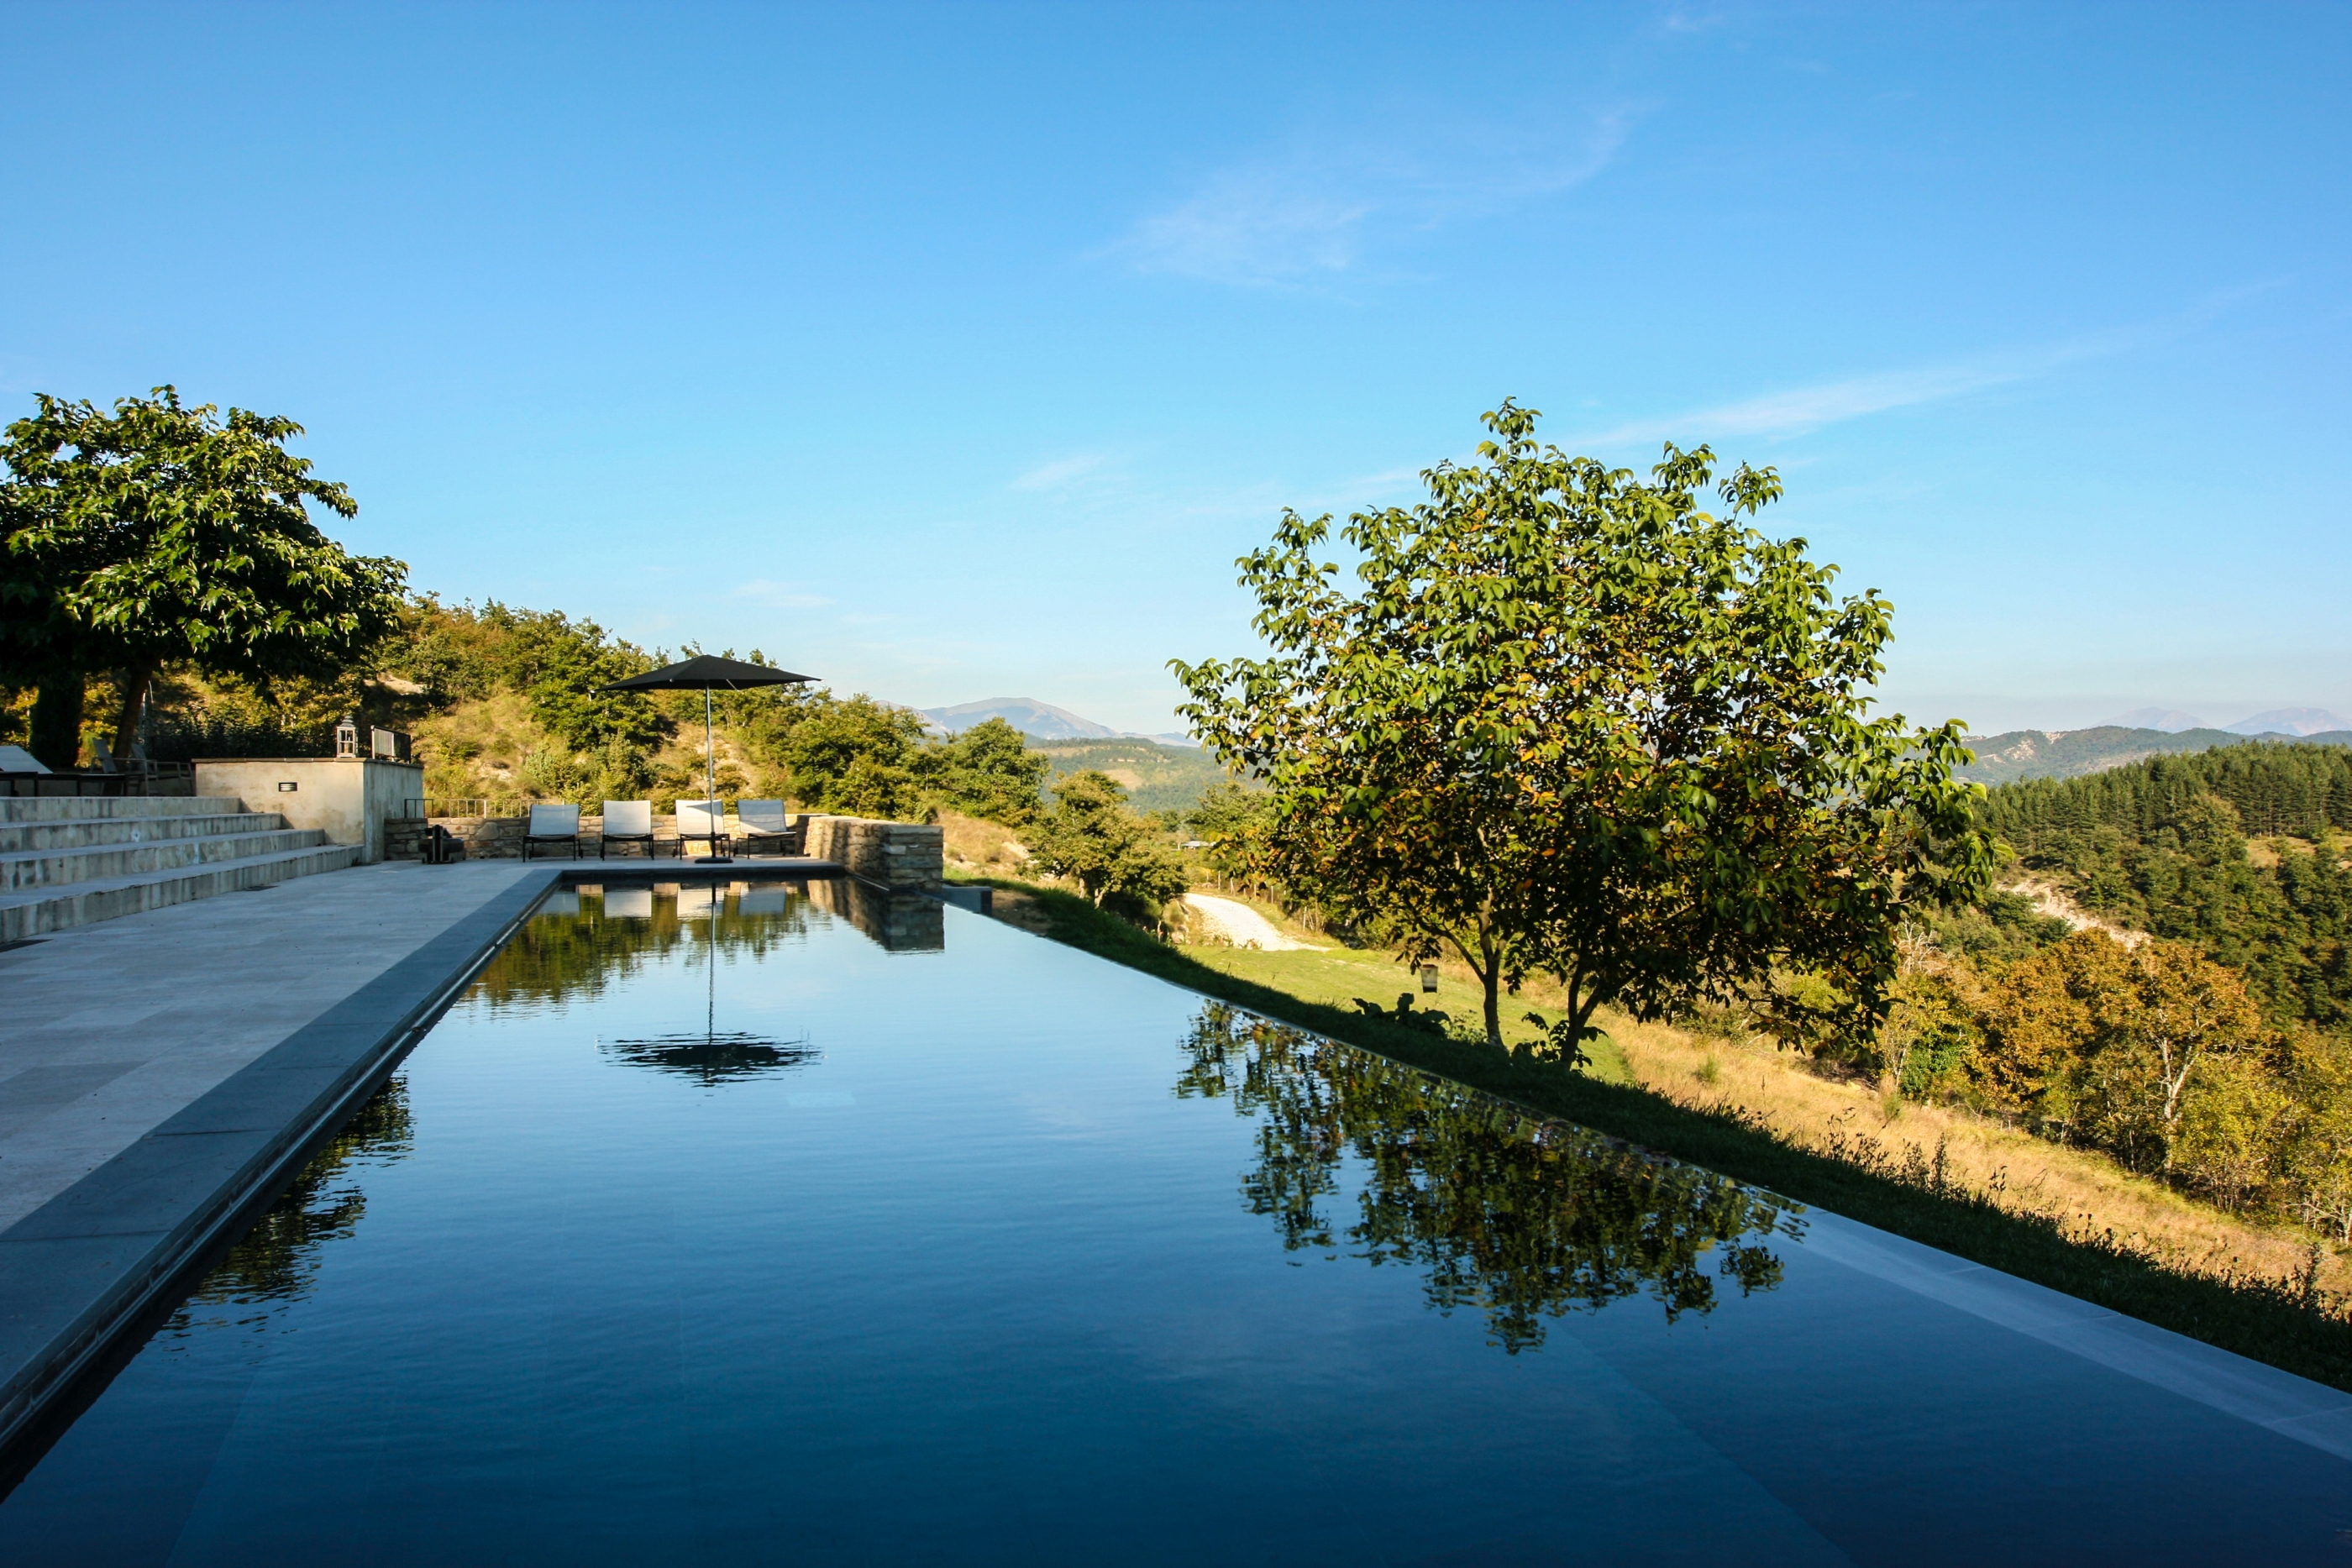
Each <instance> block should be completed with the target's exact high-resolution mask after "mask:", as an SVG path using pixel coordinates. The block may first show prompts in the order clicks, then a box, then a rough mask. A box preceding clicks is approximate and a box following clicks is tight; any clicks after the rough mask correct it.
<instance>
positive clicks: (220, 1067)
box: [0, 862, 564, 1442]
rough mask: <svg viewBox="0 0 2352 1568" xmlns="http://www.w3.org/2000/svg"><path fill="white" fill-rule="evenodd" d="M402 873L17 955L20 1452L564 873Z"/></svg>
mask: <svg viewBox="0 0 2352 1568" xmlns="http://www.w3.org/2000/svg"><path fill="white" fill-rule="evenodd" d="M563 872H564V867H562V865H560V864H549V863H544V862H540V863H533V864H529V865H526V864H524V863H522V862H487V863H481V864H475V865H457V866H429V867H428V866H424V865H421V864H417V863H415V862H393V863H388V864H383V865H377V866H368V867H363V868H359V869H355V870H351V871H345V872H341V873H336V874H334V875H331V876H319V877H306V878H303V879H301V880H299V881H296V882H290V883H284V884H282V885H280V886H277V887H272V888H268V889H265V890H262V891H258V892H255V893H250V894H225V895H223V896H221V897H217V898H212V899H206V900H204V901H202V902H199V903H194V904H176V905H173V906H172V907H169V908H165V909H158V910H152V911H150V912H148V913H146V914H143V915H131V916H128V917H125V918H123V919H121V920H115V921H110V922H108V923H106V924H104V925H89V926H82V927H79V928H77V929H74V930H70V931H65V932H60V933H58V934H57V935H56V936H51V937H49V938H47V939H46V940H44V941H41V942H39V943H37V944H32V945H28V946H21V947H17V948H15V949H13V950H11V951H9V952H6V953H0V1442H5V1438H6V1436H7V1435H8V1434H9V1433H10V1432H12V1431H13V1430H15V1429H16V1428H17V1427H20V1426H21V1425H22V1424H23V1423H24V1422H25V1421H26V1420H27V1419H29V1418H30V1417H31V1416H34V1415H35V1414H36V1413H37V1411H38V1409H39V1408H40V1406H41V1405H42V1404H43V1402H44V1401H46V1400H47V1398H48V1397H49V1396H51V1395H53V1394H54V1393H56V1392H57V1391H58V1389H59V1388H61V1387H63V1386H64V1385H67V1384H68V1383H69V1382H70V1381H71V1379H72V1377H73V1375H75V1374H76V1372H77V1371H78V1370H79V1367H80V1366H81V1365H83V1364H86V1363H87V1361H88V1360H89V1357H90V1356H92V1355H93V1354H96V1353H97V1352H98V1351H99V1350H100V1349H101V1348H102V1347H103V1346H104V1344H105V1343H106V1342H107V1340H108V1339H109V1338H110V1336H111V1335H112V1334H113V1333H114V1332H115V1331H116V1330H117V1329H118V1328H119V1327H120V1326H121V1324H122V1323H123V1322H126V1321H128V1320H129V1319H131V1318H132V1317H134V1316H135V1315H136V1314H137V1313H138V1312H141V1311H142V1310H143V1309H144V1308H145V1306H146V1305H147V1303H148V1301H149V1300H150V1298H151V1297H152V1294H153V1292H154V1291H157V1290H158V1289H160V1288H162V1287H163V1286H164V1285H166V1284H167V1283H168V1282H169V1281H171V1280H172V1278H173V1276H175V1275H176V1274H177V1273H178V1272H179V1270H181V1269H183V1268H184V1267H185V1266H186V1265H187V1264H188V1263H189V1262H190V1261H191V1260H193V1259H194V1257H195V1256H197V1255H198V1254H199V1253H201V1252H202V1250H203V1249H205V1247H206V1246H207V1245H208V1244H209V1243H210V1242H211V1241H212V1239H214V1237H215V1234H216V1233H217V1232H219V1231H220V1230H221V1228H223V1227H224V1226H226V1224H228V1223H229V1222H230V1221H232V1220H234V1219H235V1218H236V1215H237V1214H238V1213H239V1212H240V1211H241V1210H242V1209H243V1208H244V1207H246V1206H247V1204H249V1203H250V1202H252V1201H253V1200H254V1199H255V1198H256V1197H257V1196H258V1195H260V1194H261V1193H263V1192H265V1191H266V1190H267V1188H268V1185H269V1184H270V1183H271V1182H272V1181H273V1180H274V1179H275V1178H276V1176H278V1174H279V1173H280V1171H281V1168H282V1167H284V1166H286V1165H287V1164H288V1162H289V1160H291V1159H293V1158H296V1157H298V1156H299V1154H300V1152H301V1151H302V1149H303V1148H304V1147H306V1146H307V1145H308V1144H309V1143H310V1141H311V1140H312V1139H313V1138H314V1137H315V1136H317V1135H318V1134H320V1132H322V1131H323V1130H325V1128H326V1126H327V1125H328V1124H331V1123H332V1122H335V1121H340V1120H341V1117H342V1116H343V1115H344V1114H346V1113H348V1111H349V1110H350V1109H351V1108H352V1105H354V1104H355V1103H357V1099H358V1097H359V1096H361V1095H362V1094H364V1093H365V1092H367V1091H368V1090H369V1089H370V1088H372V1087H373V1082H374V1080H375V1078H376V1077H377V1076H378V1075H379V1073H380V1071H382V1069H383V1067H384V1066H386V1065H387V1064H388V1062H389V1061H391V1060H392V1059H393V1058H394V1056H395V1055H396V1054H397V1053H398V1051H400V1050H401V1049H402V1047H403V1046H404V1044H405V1043H406V1041H407V1040H408V1039H410V1038H412V1037H413V1035H414V1034H415V1032H417V1031H418V1030H421V1029H422V1028H424V1027H427V1026H429V1024H430V1022H431V1021H432V1019H433V1018H434V1017H435V1016H436V1014H437V1011H438V1009H439V1007H440V1006H441V1005H443V1004H444V1003H445V1002H446V999H447V998H448V996H449V995H450V993H451V992H452V990H453V988H454V987H455V986H456V985H457V982H459V981H461V980H462V979H463V978H464V977H466V976H467V975H468V974H469V973H470V972H471V971H472V969H473V967H475V965H476V964H477V963H478V961H479V960H480V959H481V958H483V957H484V956H487V955H488V953H489V952H491V951H492V950H494V949H495V948H496V946H498V944H499V942H500V941H502V940H503V939H504V937H505V936H506V935H507V933H508V932H509V931H510V930H511V929H512V928H513V927H514V925H516V924H517V923H518V922H519V921H520V920H521V919H522V917H523V916H524V915H528V914H529V913H530V909H531V907H532V906H533V905H534V904H537V903H538V902H539V899H540V898H541V895H542V894H544V893H545V892H546V891H547V890H548V889H549V888H551V887H552V886H554V885H555V884H556V883H558V882H559V881H560V880H561V879H562V875H563Z"/></svg>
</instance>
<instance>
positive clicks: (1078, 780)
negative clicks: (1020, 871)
mask: <svg viewBox="0 0 2352 1568" xmlns="http://www.w3.org/2000/svg"><path fill="white" fill-rule="evenodd" d="M1026 837H1027V839H1028V841H1029V855H1030V864H1031V865H1033V866H1034V867H1035V868H1036V869H1037V870H1039V871H1042V872H1044V873H1045V874H1047V875H1048V876H1066V877H1068V878H1070V879H1071V880H1072V881H1074V882H1076V883H1077V884H1078V885H1079V887H1081V888H1083V889H1084V890H1085V891H1086V895H1087V897H1088V898H1090V899H1092V900H1094V902H1095V903H1096V904H1097V905H1100V904H1102V903H1103V902H1104V901H1105V900H1107V899H1118V900H1121V901H1128V902H1134V903H1139V904H1164V903H1166V902H1167V901H1168V900H1169V899H1171V898H1174V897H1175V896H1177V895H1178V894H1181V893H1182V892H1183V891H1184V888H1185V885H1186V883H1187V881H1188V879H1187V878H1186V876H1185V874H1184V863H1183V862H1181V860H1179V859H1178V858H1177V857H1176V853H1175V852H1174V851H1172V850H1171V849H1170V848H1168V846H1167V845H1166V844H1165V843H1163V842H1161V841H1160V837H1159V835H1158V834H1157V833H1155V832H1154V831H1152V828H1151V824H1150V823H1149V822H1146V821H1144V820H1143V819H1142V818H1140V817H1139V816H1137V815H1136V814H1135V813H1134V812H1133V811H1131V810H1128V807H1127V791H1126V790H1125V789H1122V788H1120V787H1119V783H1118V780H1117V779H1113V778H1111V777H1110V776H1109V775H1108V774H1107V773H1097V772H1096V771H1094V770H1093V769H1091V768H1089V769H1087V771H1085V772H1083V773H1073V774H1071V775H1070V776H1069V777H1068V778H1066V779H1059V780H1057V781H1056V782H1055V785H1054V809H1053V810H1051V811H1049V812H1047V813H1046V814H1045V816H1044V817H1042V818H1040V819H1039V820H1038V821H1037V822H1036V824H1035V825H1034V827H1033V828H1032V829H1031V830H1030V831H1029V832H1028V833H1027V835H1026Z"/></svg>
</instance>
